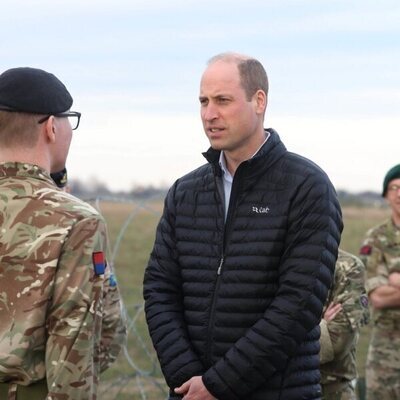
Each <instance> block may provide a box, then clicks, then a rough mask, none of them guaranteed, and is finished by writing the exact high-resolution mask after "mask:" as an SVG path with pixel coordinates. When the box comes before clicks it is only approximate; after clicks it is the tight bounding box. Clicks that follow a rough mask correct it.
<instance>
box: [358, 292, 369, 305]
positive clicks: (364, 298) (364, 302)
mask: <svg viewBox="0 0 400 400" xmlns="http://www.w3.org/2000/svg"><path fill="white" fill-rule="evenodd" d="M360 303H361V305H362V306H363V307H365V308H366V307H368V296H367V295H366V294H363V295H361V297H360Z"/></svg>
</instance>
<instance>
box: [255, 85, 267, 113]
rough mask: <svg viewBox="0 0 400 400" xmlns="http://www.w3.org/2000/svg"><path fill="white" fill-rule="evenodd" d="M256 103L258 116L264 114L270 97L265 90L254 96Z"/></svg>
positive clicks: (258, 91)
mask: <svg viewBox="0 0 400 400" xmlns="http://www.w3.org/2000/svg"><path fill="white" fill-rule="evenodd" d="M254 101H255V105H256V112H257V114H264V112H265V109H266V108H267V103H268V97H267V95H266V94H265V92H264V90H261V89H259V90H257V92H256V93H255V94H254Z"/></svg>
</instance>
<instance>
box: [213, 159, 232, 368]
mask: <svg viewBox="0 0 400 400" xmlns="http://www.w3.org/2000/svg"><path fill="white" fill-rule="evenodd" d="M239 168H240V167H239ZM239 168H238V169H239ZM235 178H236V179H235ZM238 178H239V177H238V174H237V171H236V174H235V177H234V180H233V184H232V192H231V197H230V200H229V208H228V213H227V216H226V221H225V227H224V233H223V237H222V252H221V258H220V259H219V264H218V269H217V274H216V282H215V287H214V291H213V295H212V302H211V310H210V320H209V323H208V331H207V342H206V366H208V367H211V365H212V360H211V354H212V344H213V342H212V331H213V329H214V320H215V307H216V304H217V293H218V291H219V287H220V285H221V274H222V269H223V266H224V262H225V248H226V243H227V242H228V239H229V236H230V234H231V226H232V223H231V220H232V210H233V206H234V204H235V203H236V197H237V189H236V188H237V187H238ZM216 179H218V178H216ZM219 183H220V182H218V181H216V185H218V184H219ZM217 187H218V186H217ZM217 192H218V195H219V197H220V201H221V203H222V204H224V198H221V194H220V191H219V190H218V189H217ZM222 193H224V192H223V191H222Z"/></svg>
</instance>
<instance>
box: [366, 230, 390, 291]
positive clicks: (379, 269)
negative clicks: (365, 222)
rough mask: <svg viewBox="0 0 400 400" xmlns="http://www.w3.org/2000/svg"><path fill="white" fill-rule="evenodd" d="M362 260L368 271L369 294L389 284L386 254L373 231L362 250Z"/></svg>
mask: <svg viewBox="0 0 400 400" xmlns="http://www.w3.org/2000/svg"><path fill="white" fill-rule="evenodd" d="M360 259H361V261H362V262H363V263H364V265H365V267H366V269H367V281H366V285H365V286H366V289H367V293H368V294H369V293H370V292H372V291H373V290H374V289H376V288H378V287H380V286H384V285H388V284H389V271H388V268H387V265H386V263H385V259H384V254H383V252H382V250H381V248H380V246H379V243H378V240H377V239H376V238H375V235H374V233H373V231H369V232H368V233H367V237H366V239H365V240H364V242H363V244H362V246H361V249H360Z"/></svg>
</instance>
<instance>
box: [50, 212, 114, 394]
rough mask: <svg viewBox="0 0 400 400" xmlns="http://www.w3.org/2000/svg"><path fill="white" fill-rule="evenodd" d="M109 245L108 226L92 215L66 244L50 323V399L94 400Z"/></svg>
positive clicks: (71, 235) (75, 228)
mask: <svg viewBox="0 0 400 400" xmlns="http://www.w3.org/2000/svg"><path fill="white" fill-rule="evenodd" d="M105 243H106V230H105V224H104V222H103V221H102V219H100V217H98V216H96V215H94V216H93V217H91V218H85V219H83V220H81V221H79V222H77V223H75V224H74V226H73V227H72V228H71V232H70V235H69V237H68V238H67V240H66V241H65V243H64V245H63V250H62V253H61V255H60V259H59V262H58V265H57V272H56V276H55V284H54V292H53V296H52V300H51V303H50V306H49V310H48V313H47V321H46V323H47V330H48V340H47V343H46V374H47V383H48V388H49V398H51V399H52V400H64V399H65V400H66V399H74V400H76V399H88V398H95V393H96V391H97V383H98V375H99V372H100V362H99V358H100V354H101V353H100V341H101V330H102V316H103V302H102V297H103V293H102V292H103V286H104V282H105V279H106V278H105V275H104V264H105V262H102V259H104V256H103V254H105V252H106V248H105V246H106V245H105ZM95 255H96V258H97V261H96V263H95Z"/></svg>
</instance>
